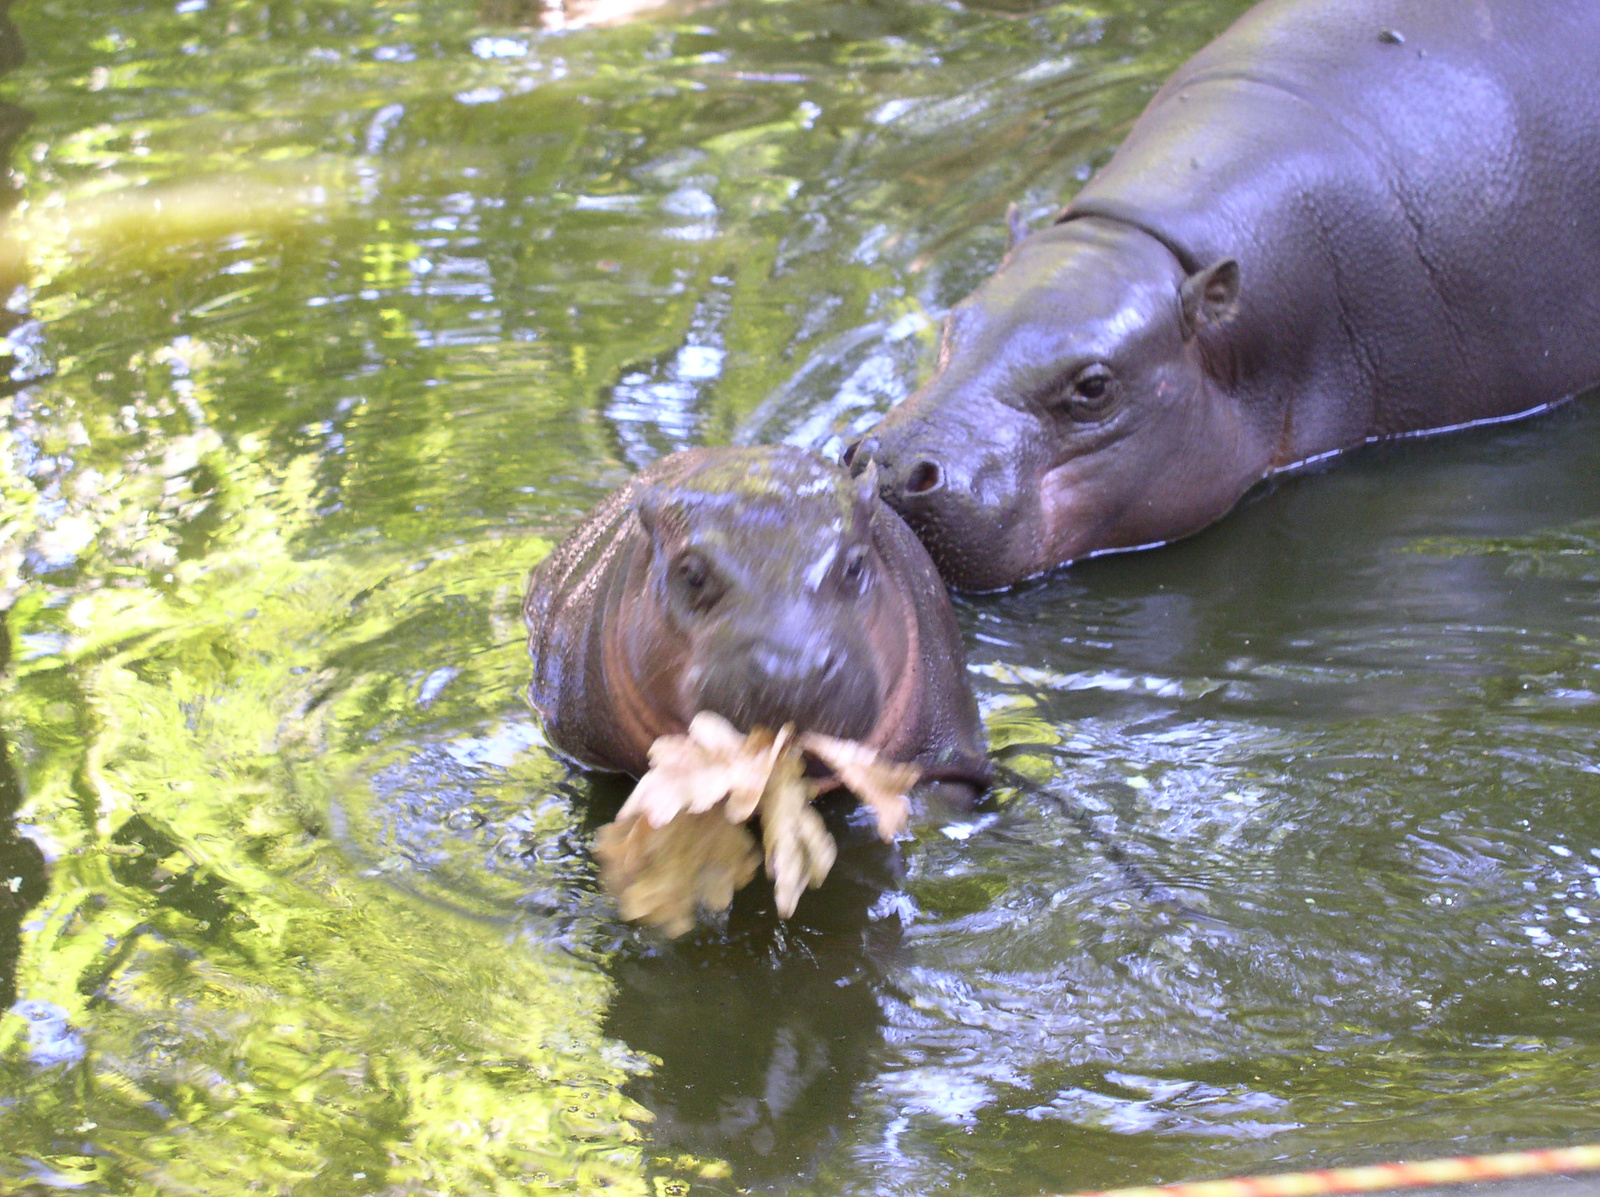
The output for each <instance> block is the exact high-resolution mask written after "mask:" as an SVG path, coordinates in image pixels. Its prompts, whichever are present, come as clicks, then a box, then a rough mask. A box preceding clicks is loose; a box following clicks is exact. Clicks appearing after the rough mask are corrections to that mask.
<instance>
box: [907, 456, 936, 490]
mask: <svg viewBox="0 0 1600 1197" xmlns="http://www.w3.org/2000/svg"><path fill="white" fill-rule="evenodd" d="M942 485H944V475H943V474H942V473H940V471H939V466H938V464H937V463H936V462H932V461H919V462H917V464H916V465H914V466H912V467H911V472H910V473H908V474H907V475H906V494H908V495H926V494H931V493H932V492H933V491H936V490H938V489H939V487H941V486H942Z"/></svg>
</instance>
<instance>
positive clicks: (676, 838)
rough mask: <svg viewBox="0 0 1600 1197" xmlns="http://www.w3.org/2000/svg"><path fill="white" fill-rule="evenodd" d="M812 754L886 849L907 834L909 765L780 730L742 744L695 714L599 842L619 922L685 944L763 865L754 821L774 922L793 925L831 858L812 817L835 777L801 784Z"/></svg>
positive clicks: (725, 728)
mask: <svg viewBox="0 0 1600 1197" xmlns="http://www.w3.org/2000/svg"><path fill="white" fill-rule="evenodd" d="M807 753H810V754H811V755H812V756H814V757H815V758H817V759H818V760H819V761H821V762H822V763H823V764H824V765H825V766H827V768H829V769H831V770H832V771H833V775H834V778H836V779H837V781H838V783H839V784H842V785H844V786H845V787H846V788H847V789H849V790H851V791H852V792H853V793H855V794H856V795H857V796H858V797H859V798H860V799H861V800H862V801H863V802H864V803H866V804H867V805H868V806H870V807H871V808H872V810H873V813H874V814H875V815H876V817H877V822H878V834H879V835H880V836H882V837H883V838H884V839H885V840H892V839H893V838H894V837H895V835H896V834H898V833H899V832H900V831H901V830H902V829H903V828H904V827H905V824H906V812H907V804H906V798H905V795H906V791H907V790H909V789H910V788H911V787H912V785H914V784H915V783H916V781H917V778H918V777H919V776H920V772H919V770H918V769H917V768H916V766H914V765H906V764H900V763H897V762H892V761H885V760H882V759H880V758H879V756H878V754H877V753H876V752H874V751H873V750H872V749H870V748H868V747H866V745H864V744H858V743H856V742H855V741H853V740H840V739H836V738H834V737H832V736H823V735H818V734H815V733H811V732H807V733H804V734H802V735H800V736H796V735H795V734H794V728H793V727H792V726H787V725H786V726H785V727H783V728H781V729H779V730H778V731H777V732H771V731H768V730H767V729H765V728H756V729H754V730H753V731H751V733H750V734H749V735H743V734H741V733H740V732H739V731H738V730H737V729H736V728H734V727H733V725H732V724H730V723H729V722H728V721H727V720H726V719H724V718H722V716H720V715H717V714H715V713H713V712H710V711H702V712H700V713H699V714H698V715H696V716H695V717H694V720H693V721H692V722H691V723H690V725H689V732H688V734H687V735H682V736H662V737H660V738H659V739H657V740H656V742H655V743H654V744H652V745H651V746H650V766H651V767H650V771H649V772H648V773H646V774H645V775H644V776H643V777H642V778H640V780H639V784H638V786H637V787H636V788H635V789H634V791H633V793H632V794H631V795H630V796H629V798H628V801H627V802H626V803H624V804H623V807H622V809H621V810H620V811H618V812H617V818H616V821H615V822H613V823H608V824H607V825H606V826H604V827H602V828H601V829H600V831H599V833H598V834H597V835H596V837H595V846H594V850H595V856H596V857H597V858H598V860H599V861H600V878H601V880H602V882H604V884H605V886H606V888H607V889H608V890H610V891H611V893H612V894H613V895H614V896H615V897H616V898H617V902H618V905H619V906H620V907H621V908H622V915H623V917H624V918H627V919H630V920H638V921H643V922H647V923H651V924H653V925H655V926H659V927H661V928H663V929H664V930H665V931H666V932H667V934H669V935H681V934H683V933H684V932H685V931H688V930H689V929H690V928H691V927H692V926H693V925H694V914H695V910H696V909H697V908H698V907H701V906H704V907H705V908H706V909H708V910H711V911H719V910H723V909H726V908H727V906H728V905H729V903H731V902H732V901H733V894H734V891H736V890H738V889H739V888H741V887H742V886H744V885H746V884H747V883H748V882H749V881H750V879H751V878H752V877H754V876H755V872H756V867H757V865H758V864H759V862H760V861H761V859H762V853H761V852H760V851H758V850H757V848H756V843H755V838H754V837H753V836H752V835H751V834H750V832H749V831H748V830H747V829H746V828H745V827H744V826H743V824H744V823H745V822H746V821H748V820H749V819H750V818H751V816H753V815H759V817H760V820H761V837H762V841H763V844H764V847H765V859H766V866H767V875H768V876H770V877H771V878H772V882H773V888H774V890H775V891H776V895H777V903H778V913H779V915H780V916H782V917H783V918H788V917H789V916H790V915H792V914H793V913H794V910H795V906H796V904H797V903H798V902H799V900H800V895H801V894H802V893H804V892H805V890H806V889H807V887H810V888H815V887H816V886H819V885H821V884H822V882H823V880H824V879H825V878H826V877H827V875H828V870H829V869H831V868H832V867H833V862H834V857H835V855H836V853H837V849H836V847H835V845H834V842H833V837H832V836H830V835H829V834H828V832H827V829H826V828H825V827H824V826H823V824H822V819H821V818H820V817H819V816H818V814H817V812H816V811H814V810H812V809H811V800H812V799H813V798H814V797H816V795H817V794H818V793H820V792H821V791H822V790H823V789H828V788H832V781H833V779H825V780H823V781H822V782H818V781H815V780H812V779H808V778H807V777H806V776H805V767H804V766H805V754H807ZM719 807H720V809H718V808H719Z"/></svg>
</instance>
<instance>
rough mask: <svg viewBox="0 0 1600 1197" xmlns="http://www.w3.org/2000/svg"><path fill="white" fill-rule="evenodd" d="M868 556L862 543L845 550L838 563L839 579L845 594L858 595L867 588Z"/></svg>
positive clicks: (868, 573) (868, 574) (869, 572)
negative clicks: (841, 559) (842, 558)
mask: <svg viewBox="0 0 1600 1197" xmlns="http://www.w3.org/2000/svg"><path fill="white" fill-rule="evenodd" d="M870 556H871V554H870V553H869V552H868V550H867V546H866V545H864V544H858V545H854V546H853V547H851V548H849V549H846V550H845V554H844V560H843V561H842V562H841V563H840V565H839V581H840V584H841V586H842V587H843V589H844V592H845V593H846V594H850V595H858V594H860V593H861V592H862V591H864V590H865V589H866V588H867V581H868V579H869V578H870V577H871V571H870V570H869V568H868V559H869V557H870Z"/></svg>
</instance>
